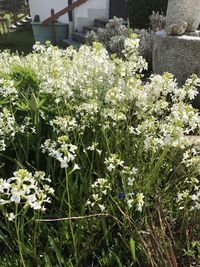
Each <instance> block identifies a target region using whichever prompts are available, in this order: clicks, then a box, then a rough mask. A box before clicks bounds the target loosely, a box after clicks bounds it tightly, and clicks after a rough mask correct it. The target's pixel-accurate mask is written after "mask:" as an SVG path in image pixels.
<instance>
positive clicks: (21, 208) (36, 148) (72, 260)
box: [0, 34, 200, 267]
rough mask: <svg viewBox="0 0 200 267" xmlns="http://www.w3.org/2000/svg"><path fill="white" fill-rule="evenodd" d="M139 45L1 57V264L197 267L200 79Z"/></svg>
mask: <svg viewBox="0 0 200 267" xmlns="http://www.w3.org/2000/svg"><path fill="white" fill-rule="evenodd" d="M138 46H139V40H138V39H137V36H136V35H135V34H134V35H133V36H131V38H127V39H126V40H125V43H124V51H123V56H122V58H118V57H117V56H116V55H111V56H109V54H108V52H107V51H106V50H105V49H104V48H103V46H102V45H101V44H100V43H97V42H96V43H94V44H93V46H92V47H89V46H82V47H81V48H80V50H79V51H76V50H74V49H73V48H71V47H70V48H68V49H67V50H60V49H58V48H56V47H52V46H50V45H47V47H44V46H40V45H35V46H34V52H33V53H31V54H28V55H26V56H19V55H10V54H9V53H8V52H2V53H1V54H0V95H1V100H0V177H1V179H0V219H1V220H0V255H1V257H0V266H2V267H4V266H5V267H9V266H23V267H24V266H46V267H48V266H67V267H68V266H69V267H70V266H71V267H72V266H77V267H80V266H81V267H84V266H85V267H88V266H95V267H98V266H119V267H121V266H142V267H143V266H155V267H157V266H159V267H160V266H163V267H164V266H166V267H168V266H170V267H171V266H172V267H174V266H184V267H186V266H187V267H189V266H197V265H198V264H199V238H200V236H199V233H200V231H199V230H200V223H199V221H200V220H199V217H200V216H199V209H200V188H199V170H200V149H199V147H198V146H194V145H193V144H192V145H191V143H190V142H188V138H187V136H188V135H189V134H198V133H199V123H200V117H199V114H198V112H197V110H195V109H193V107H192V106H191V105H190V102H191V100H192V99H193V98H194V97H195V95H196V94H197V90H196V86H197V85H199V80H198V79H197V77H196V76H195V75H194V76H192V77H191V78H190V79H188V81H187V82H186V84H185V85H184V86H183V87H182V88H179V87H178V85H177V84H176V82H175V81H174V79H173V76H172V75H171V74H169V73H166V74H165V75H163V76H159V75H155V76H151V77H150V78H149V79H148V81H147V82H146V83H145V84H144V83H143V82H142V74H141V73H142V72H143V70H144V69H146V68H147V64H146V62H145V60H144V59H143V58H142V57H141V56H139V53H138Z"/></svg>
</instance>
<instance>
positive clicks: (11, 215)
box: [8, 212, 16, 221]
mask: <svg viewBox="0 0 200 267" xmlns="http://www.w3.org/2000/svg"><path fill="white" fill-rule="evenodd" d="M15 218H16V216H15V214H14V213H12V212H11V213H9V214H8V220H9V221H13V220H14V219H15Z"/></svg>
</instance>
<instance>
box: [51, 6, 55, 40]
mask: <svg viewBox="0 0 200 267" xmlns="http://www.w3.org/2000/svg"><path fill="white" fill-rule="evenodd" d="M54 15H55V11H54V9H53V8H52V9H51V27H52V28H51V29H52V40H51V41H52V44H53V45H56V25H55V23H56V19H55V16H54Z"/></svg>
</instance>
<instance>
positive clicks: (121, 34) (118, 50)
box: [86, 17, 129, 57]
mask: <svg viewBox="0 0 200 267" xmlns="http://www.w3.org/2000/svg"><path fill="white" fill-rule="evenodd" d="M128 36H129V29H128V28H127V27H126V26H125V25H123V19H121V18H117V17H114V18H113V19H110V20H109V22H108V23H107V24H106V26H105V28H98V30H97V32H94V31H90V32H87V34H86V43H87V44H89V45H92V43H93V42H100V43H102V44H103V45H104V47H105V48H106V49H107V51H108V52H109V53H111V54H116V55H117V56H118V57H122V56H123V53H122V51H123V49H124V42H125V40H126V39H127V38H128Z"/></svg>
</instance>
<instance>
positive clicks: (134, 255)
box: [130, 238, 136, 263]
mask: <svg viewBox="0 0 200 267" xmlns="http://www.w3.org/2000/svg"><path fill="white" fill-rule="evenodd" d="M130 249H131V254H132V258H133V263H135V262H136V252H135V241H134V240H133V238H131V239H130Z"/></svg>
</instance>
